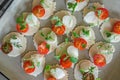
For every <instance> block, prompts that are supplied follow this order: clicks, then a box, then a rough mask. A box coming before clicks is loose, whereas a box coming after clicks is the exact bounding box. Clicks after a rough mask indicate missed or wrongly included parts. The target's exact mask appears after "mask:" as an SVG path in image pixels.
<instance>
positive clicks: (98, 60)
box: [93, 54, 106, 67]
mask: <svg viewBox="0 0 120 80" xmlns="http://www.w3.org/2000/svg"><path fill="white" fill-rule="evenodd" d="M93 60H94V64H95V65H96V66H98V67H103V66H105V65H106V59H105V57H104V56H103V55H102V54H95V55H94V57H93Z"/></svg>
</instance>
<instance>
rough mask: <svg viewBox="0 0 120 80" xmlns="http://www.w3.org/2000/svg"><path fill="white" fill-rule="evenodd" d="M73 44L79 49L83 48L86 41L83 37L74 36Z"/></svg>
mask: <svg viewBox="0 0 120 80" xmlns="http://www.w3.org/2000/svg"><path fill="white" fill-rule="evenodd" d="M74 46H75V47H76V48H78V49H79V50H84V49H85V48H86V46H87V41H86V40H85V39H83V38H75V39H74Z"/></svg>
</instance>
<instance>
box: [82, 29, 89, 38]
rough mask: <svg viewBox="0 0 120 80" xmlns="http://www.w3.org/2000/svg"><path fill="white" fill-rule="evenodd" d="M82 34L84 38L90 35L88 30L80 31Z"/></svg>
mask: <svg viewBox="0 0 120 80" xmlns="http://www.w3.org/2000/svg"><path fill="white" fill-rule="evenodd" d="M82 32H83V34H84V35H86V36H89V34H90V31H89V30H85V29H84V28H83V29H82Z"/></svg>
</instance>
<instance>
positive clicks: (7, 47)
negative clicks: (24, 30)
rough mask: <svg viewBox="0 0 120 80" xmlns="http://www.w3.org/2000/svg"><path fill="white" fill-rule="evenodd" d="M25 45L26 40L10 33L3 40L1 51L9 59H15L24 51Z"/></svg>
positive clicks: (18, 34) (17, 34)
mask: <svg viewBox="0 0 120 80" xmlns="http://www.w3.org/2000/svg"><path fill="white" fill-rule="evenodd" d="M26 45H27V40H26V38H25V37H24V35H22V34H20V33H17V32H11V33H9V34H7V35H6V36H5V37H4V38H3V41H2V45H1V50H2V52H3V53H5V54H7V55H8V56H10V57H17V56H19V55H20V54H22V53H23V52H24V51H25V49H26Z"/></svg>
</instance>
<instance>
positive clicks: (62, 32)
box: [52, 25, 65, 35]
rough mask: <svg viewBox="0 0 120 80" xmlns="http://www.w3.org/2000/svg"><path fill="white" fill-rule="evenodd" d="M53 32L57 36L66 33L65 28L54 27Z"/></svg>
mask: <svg viewBox="0 0 120 80" xmlns="http://www.w3.org/2000/svg"><path fill="white" fill-rule="evenodd" d="M52 30H53V31H54V32H55V33H56V34H57V35H63V34H64V33H65V26H64V25H62V26H55V25H53V26H52Z"/></svg>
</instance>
